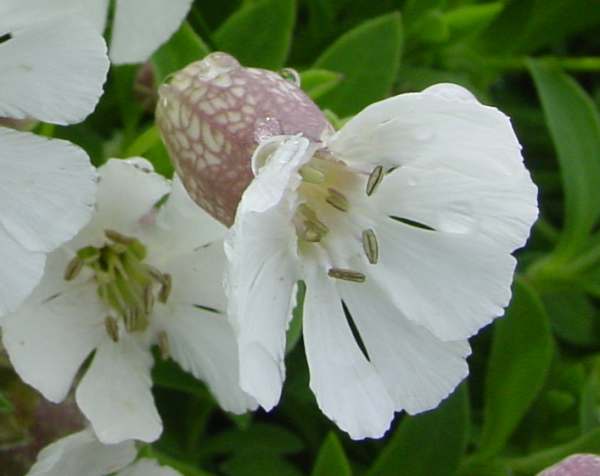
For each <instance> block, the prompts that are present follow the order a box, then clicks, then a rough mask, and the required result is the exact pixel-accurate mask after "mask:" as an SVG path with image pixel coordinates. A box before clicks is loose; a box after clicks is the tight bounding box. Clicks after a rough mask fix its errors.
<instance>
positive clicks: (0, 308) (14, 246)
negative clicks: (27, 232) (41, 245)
mask: <svg viewBox="0 0 600 476" xmlns="http://www.w3.org/2000/svg"><path fill="white" fill-rule="evenodd" d="M45 261H46V256H45V254H44V253H36V252H34V251H29V250H26V249H25V248H23V246H22V245H21V244H20V243H17V242H16V241H15V240H14V239H13V238H12V237H11V236H10V235H9V234H8V233H7V232H6V230H5V229H4V228H3V227H2V226H0V262H1V263H2V266H1V267H0V316H4V315H5V314H7V313H9V312H12V311H14V310H15V309H17V307H18V306H19V305H20V304H21V303H22V302H23V301H24V300H25V298H26V297H27V296H29V295H30V294H31V292H32V291H33V289H34V287H35V286H36V285H37V284H38V283H39V281H40V279H41V278H42V274H43V272H44V262H45Z"/></svg>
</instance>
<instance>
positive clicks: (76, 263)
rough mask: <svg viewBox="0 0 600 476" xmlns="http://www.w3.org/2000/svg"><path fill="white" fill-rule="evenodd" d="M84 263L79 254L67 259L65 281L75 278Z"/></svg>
mask: <svg viewBox="0 0 600 476" xmlns="http://www.w3.org/2000/svg"><path fill="white" fill-rule="evenodd" d="M84 264H85V263H84V262H83V260H82V259H81V258H80V257H79V256H75V257H74V258H73V259H72V260H71V261H69V264H67V267H66V268H65V274H64V278H65V281H71V280H73V279H75V278H76V277H77V276H78V275H79V273H80V272H81V270H82V269H83V265H84Z"/></svg>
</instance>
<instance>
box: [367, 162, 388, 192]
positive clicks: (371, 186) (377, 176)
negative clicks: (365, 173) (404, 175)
mask: <svg viewBox="0 0 600 476" xmlns="http://www.w3.org/2000/svg"><path fill="white" fill-rule="evenodd" d="M384 175H385V174H384V171H383V166H381V165H378V166H377V167H375V168H374V169H373V171H372V172H371V174H370V175H369V179H368V180H367V190H366V192H367V196H369V197H370V196H371V195H372V194H373V193H374V192H375V190H377V187H378V186H379V184H380V183H381V182H382V180H383V176H384Z"/></svg>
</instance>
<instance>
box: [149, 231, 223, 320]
mask: <svg viewBox="0 0 600 476" xmlns="http://www.w3.org/2000/svg"><path fill="white" fill-rule="evenodd" d="M175 232H176V231H175ZM186 251H187V250H184V252H180V253H179V254H178V255H177V256H175V257H172V256H170V257H169V259H168V261H163V262H161V263H160V264H156V263H154V262H153V263H152V264H154V265H155V266H156V267H157V268H159V269H161V270H162V271H163V272H165V273H170V274H171V277H172V280H173V289H172V291H171V295H170V297H169V302H174V303H177V304H185V305H189V306H201V307H203V308H210V309H215V310H217V311H218V312H221V313H223V314H225V312H226V310H227V298H226V297H225V290H224V289H223V273H224V271H225V265H226V258H225V252H224V250H223V242H222V241H216V242H214V243H210V244H208V245H205V246H202V247H200V248H197V249H195V250H194V251H192V252H186Z"/></svg>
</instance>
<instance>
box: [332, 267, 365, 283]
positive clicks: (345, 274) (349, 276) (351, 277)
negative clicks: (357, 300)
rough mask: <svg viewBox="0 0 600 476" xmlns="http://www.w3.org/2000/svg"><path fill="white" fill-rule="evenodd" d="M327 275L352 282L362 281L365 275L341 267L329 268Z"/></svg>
mask: <svg viewBox="0 0 600 476" xmlns="http://www.w3.org/2000/svg"><path fill="white" fill-rule="evenodd" d="M327 274H328V275H329V277H331V278H335V279H341V280H344V281H351V282H353V283H364V282H365V280H366V279H367V277H366V276H365V275H364V274H363V273H360V272H358V271H353V270H351V269H343V268H330V269H329V271H328V272H327Z"/></svg>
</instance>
